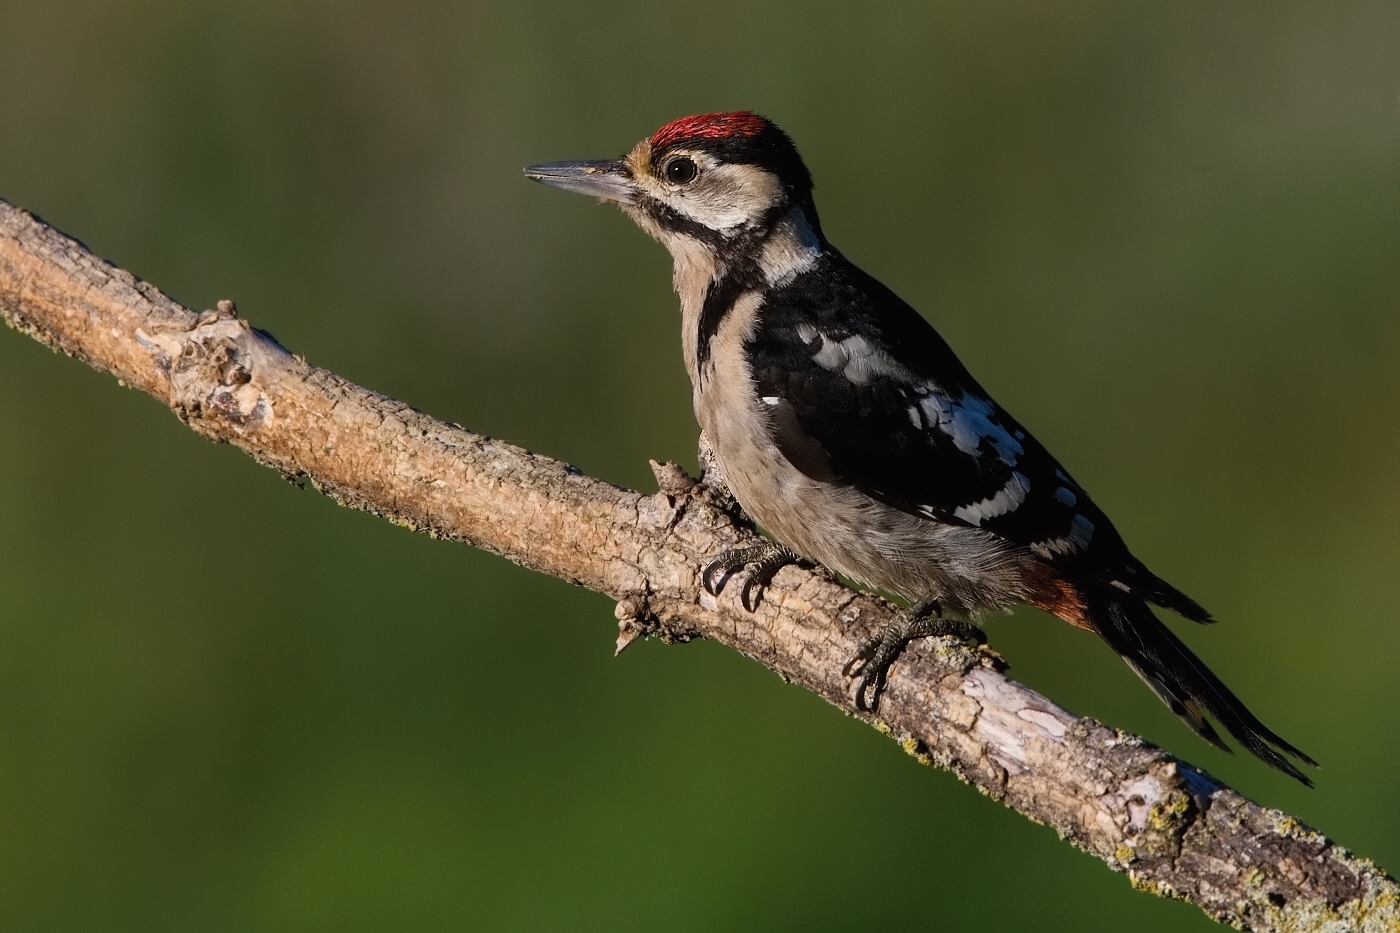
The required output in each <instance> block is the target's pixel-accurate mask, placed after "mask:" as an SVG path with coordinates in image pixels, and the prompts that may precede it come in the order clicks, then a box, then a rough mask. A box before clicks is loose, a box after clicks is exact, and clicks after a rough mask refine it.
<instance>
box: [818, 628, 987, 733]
mask: <svg viewBox="0 0 1400 933" xmlns="http://www.w3.org/2000/svg"><path fill="white" fill-rule="evenodd" d="M932 635H952V636H954V637H955V638H960V639H963V640H965V641H972V642H976V643H977V644H979V645H984V644H986V643H987V636H986V634H985V633H983V631H982V630H981V629H980V628H978V627H977V626H975V625H973V624H972V623H971V622H963V621H962V620H960V619H945V618H943V613H942V610H941V609H940V608H939V606H938V603H936V602H933V601H926V602H921V603H917V604H915V605H913V606H910V607H909V608H908V609H904V610H902V611H900V612H899V613H898V614H897V615H896V616H895V617H894V618H893V619H891V620H890V621H889V622H888V623H887V624H886V625H885V627H884V628H882V629H880V631H879V632H877V633H876V634H875V635H874V636H872V637H871V638H870V639H869V640H867V641H866V643H865V644H863V645H861V646H860V650H859V651H857V652H856V654H855V657H853V658H851V660H849V661H847V662H846V666H845V667H843V668H842V669H841V673H842V674H845V675H846V676H847V677H856V678H859V679H858V680H857V681H856V709H858V710H860V711H861V712H863V713H873V712H874V711H875V710H876V708H878V707H879V705H880V692H881V691H882V690H884V689H885V678H886V677H887V676H888V675H889V671H890V665H892V664H894V662H895V661H896V660H897V659H898V658H899V656H900V654H902V653H903V652H904V647H905V646H906V645H908V644H909V643H910V642H911V641H913V640H914V639H916V638H927V637H929V636H932Z"/></svg>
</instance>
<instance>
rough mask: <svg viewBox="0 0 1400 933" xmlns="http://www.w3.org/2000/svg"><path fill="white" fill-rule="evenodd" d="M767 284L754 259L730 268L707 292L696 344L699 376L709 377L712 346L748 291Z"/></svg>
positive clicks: (697, 373)
mask: <svg viewBox="0 0 1400 933" xmlns="http://www.w3.org/2000/svg"><path fill="white" fill-rule="evenodd" d="M763 285H764V280H763V272H762V270H761V269H759V268H758V263H756V262H754V261H753V260H752V259H747V258H746V259H742V260H739V261H738V262H736V263H734V264H732V265H730V266H729V267H728V268H727V269H726V270H725V272H724V274H723V275H721V276H720V277H719V278H718V279H715V280H714V281H712V282H711V283H710V284H709V286H708V287H707V288H706V289H705V303H704V304H703V305H701V306H700V324H699V333H698V334H697V339H696V344H695V361H696V367H695V372H696V377H697V378H699V379H701V380H703V379H704V378H705V364H706V363H708V362H709V360H710V344H711V342H713V340H714V339H715V335H716V334H718V333H719V327H720V325H721V324H723V323H724V319H725V318H726V317H728V316H729V312H730V311H732V310H734V304H735V303H736V302H737V301H738V300H739V297H740V296H741V295H743V294H744V292H748V291H754V290H756V289H760V288H762V287H763Z"/></svg>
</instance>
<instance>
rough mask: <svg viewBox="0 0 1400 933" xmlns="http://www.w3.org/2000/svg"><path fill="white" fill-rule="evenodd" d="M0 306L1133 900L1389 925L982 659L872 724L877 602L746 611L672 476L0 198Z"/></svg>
mask: <svg viewBox="0 0 1400 933" xmlns="http://www.w3.org/2000/svg"><path fill="white" fill-rule="evenodd" d="M0 314H3V315H4V318H5V320H6V322H7V323H8V324H10V325H11V326H12V327H14V328H15V329H17V330H19V331H22V332H24V333H26V334H29V335H30V336H32V337H34V338H35V339H36V340H39V341H41V342H43V343H45V344H48V345H49V346H52V347H54V348H55V349H58V350H62V351H63V352H64V353H67V354H68V355H70V356H73V357H75V358H77V359H79V360H82V361H83V362H85V363H87V364H89V365H90V366H93V367H95V368H97V369H100V370H102V371H104V372H107V373H110V374H112V375H114V376H116V377H117V378H118V379H120V380H121V381H123V382H124V383H127V384H129V385H132V386H135V387H136V388H139V389H141V390H142V391H144V392H147V393H149V394H150V395H153V396H155V397H156V398H157V399H159V400H160V401H161V402H162V403H164V404H165V405H167V406H168V407H169V408H170V409H171V410H172V411H174V412H175V414H176V416H177V417H179V418H180V420H181V421H183V422H185V424H187V425H189V427H191V428H192V429H194V430H195V431H197V432H198V433H200V434H202V435H204V436H205V437H207V438H209V439H210V440H213V441H217V442H227V443H231V444H236V445H237V446H239V447H241V448H242V449H243V450H245V451H247V452H248V453H249V454H250V455H252V457H253V458H254V459H256V460H257V461H258V462H260V463H263V464H265V465H267V466H270V467H272V468H273V469H276V470H280V471H281V472H282V473H283V474H284V475H287V476H289V477H293V478H305V479H308V480H310V481H311V482H312V483H314V484H315V486H316V487H317V488H318V489H320V490H321V491H322V492H324V493H326V494H327V495H329V496H331V497H333V498H334V499H336V501H338V502H340V503H342V504H344V505H347V506H350V507H353V508H357V509H364V510H366V511H369V512H373V513H374V514H376V515H381V516H383V517H385V518H387V519H389V520H390V521H393V522H396V523H398V524H401V525H405V526H407V527H409V528H412V529H414V530H417V531H423V532H426V533H428V534H430V535H433V536H434V537H441V538H450V539H452V540H454V541H463V542H466V543H468V544H471V545H473V546H475V547H480V548H484V549H486V550H488V551H491V552H492V553H495V554H499V555H501V556H502V557H505V558H507V559H509V560H512V561H515V562H516V563H518V564H521V565H523V566H526V567H529V568H531V569H533V570H538V571H540V572H541V573H547V574H550V575H552V576H556V577H560V578H563V579H566V580H570V581H572V582H575V583H578V584H580V585H582V586H586V587H588V588H589V589H593V590H597V591H598V592H601V593H606V594H607V595H608V596H609V597H611V598H612V599H614V600H616V601H617V618H618V628H619V636H618V643H617V647H618V650H619V651H621V650H622V649H624V648H625V647H626V646H627V645H628V644H629V643H630V642H631V641H633V640H634V639H636V638H637V637H640V636H643V635H646V636H651V637H657V638H662V639H665V640H667V641H685V640H688V639H691V638H696V637H704V638H711V639H714V640H715V641H719V642H722V643H724V644H726V645H728V646H730V647H731V648H734V649H735V650H737V651H739V652H742V653H743V654H745V655H747V656H748V657H750V658H753V659H754V660H755V661H758V662H759V663H760V664H763V665H764V666H766V667H768V668H770V669H771V670H773V671H775V672H777V673H778V674H779V675H780V676H782V677H784V678H785V679H787V680H790V681H792V682H794V683H797V684H800V685H801V686H803V687H805V688H807V689H808V690H811V691H812V692H814V693H816V694H818V695H819V696H821V697H824V698H825V699H826V700H827V701H828V702H830V703H831V704H833V705H834V706H837V707H839V708H840V709H842V710H843V711H845V712H846V713H847V714H849V715H852V716H856V717H857V718H860V719H864V720H865V721H867V722H869V723H870V724H871V725H873V726H875V728H877V729H879V730H880V731H882V732H885V733H887V734H888V735H890V736H891V737H892V738H894V739H895V740H896V741H897V742H899V743H900V744H901V746H903V748H904V749H905V751H907V752H908V753H909V754H911V755H913V756H914V757H916V758H917V759H919V760H920V761H922V762H925V763H928V764H934V765H938V766H940V767H943V768H947V769H949V770H950V771H952V772H954V773H955V774H957V775H958V776H959V777H960V778H962V779H963V780H964V781H966V782H968V783H969V784H971V785H973V786H974V787H976V788H977V789H978V790H980V791H982V792H983V793H985V794H986V795H988V796H989V797H992V798H994V799H996V800H1000V801H1002V802H1003V803H1005V804H1006V805H1007V806H1009V807H1012V808H1013V809H1015V810H1017V811H1019V812H1020V813H1022V814H1024V815H1025V816H1027V817H1029V818H1030V819H1032V820H1035V821H1036V822H1039V823H1044V824H1046V825H1049V826H1051V827H1053V828H1054V829H1056V830H1057V831H1058V832H1059V833H1060V834H1061V835H1062V836H1063V837H1064V838H1065V839H1066V840H1068V841H1069V842H1070V843H1072V844H1073V845H1075V846H1077V847H1079V848H1080V849H1083V850H1084V851H1086V852H1089V853H1091V854H1093V855H1095V856H1098V857H1099V858H1101V859H1102V860H1103V861H1104V862H1105V863H1107V864H1108V866H1109V867H1110V868H1113V869H1114V870H1115V871H1121V872H1124V873H1126V874H1127V876H1128V878H1129V880H1130V881H1131V883H1132V884H1133V886H1134V887H1137V888H1139V889H1141V890H1145V891H1150V892H1152V893H1154V894H1159V895H1162V896H1166V897H1174V898H1179V899H1182V900H1187V901H1190V902H1192V903H1194V904H1196V905H1198V906H1199V907H1200V908H1201V909H1202V910H1204V911H1205V912H1206V913H1207V914H1209V915H1210V916H1211V917H1213V918H1215V919H1217V920H1219V921H1221V922H1223V923H1227V924H1231V925H1234V926H1237V927H1239V928H1241V929H1248V930H1259V931H1290V933H1298V931H1328V933H1332V931H1335V933H1342V931H1365V933H1381V931H1385V933H1397V931H1400V885H1397V884H1396V882H1395V881H1394V880H1393V879H1392V878H1390V877H1389V876H1388V875H1387V874H1386V873H1385V872H1384V871H1382V870H1381V868H1380V867H1379V866H1377V865H1375V864H1374V863H1372V862H1370V861H1368V860H1366V859H1363V858H1359V857H1356V856H1354V855H1352V854H1351V853H1349V852H1347V851H1346V850H1345V849H1342V848H1341V847H1339V846H1337V845H1335V844H1334V843H1332V842H1331V841H1329V840H1328V839H1327V838H1325V837H1324V836H1322V835H1320V834H1318V833H1316V832H1314V831H1313V830H1311V829H1308V828H1307V827H1305V826H1303V825H1301V824H1300V823H1299V822H1298V821H1297V820H1295V819H1293V818H1292V817H1290V816H1288V815H1286V814H1284V813H1281V812H1279V811H1277V810H1270V809H1266V808H1263V807H1261V806H1259V805H1258V804H1256V803H1253V802H1252V801H1250V800H1247V799H1246V798H1244V797H1243V796H1241V795H1240V794H1238V793H1236V792H1235V791H1234V790H1232V789H1230V788H1228V787H1225V786H1224V785H1222V784H1220V783H1219V782H1218V781H1216V780H1215V779H1214V778H1212V777H1210V776H1208V775H1207V774H1205V773H1204V772H1202V771H1200V770H1199V769H1197V768H1195V767H1193V766H1191V765H1189V764H1187V763H1185V762H1183V761H1180V760H1179V759H1177V758H1174V757H1173V756H1171V755H1169V754H1167V753H1166V752H1164V751H1162V750H1161V749H1158V748H1155V747H1153V746H1151V745H1148V744H1147V743H1146V742H1144V741H1143V740H1142V739H1139V738H1137V737H1135V736H1132V735H1127V734H1125V733H1123V732H1120V731H1118V730H1115V729H1111V728H1108V727H1106V726H1103V725H1101V724H1099V723H1097V722H1095V721H1093V720H1091V719H1080V718H1078V717H1076V716H1074V715H1073V714H1071V713H1069V712H1067V711H1066V710H1064V709H1062V708H1061V707H1059V706H1057V705H1055V704H1054V703H1052V702H1051V701H1049V700H1047V699H1046V698H1045V697H1042V696H1040V695H1039V694H1037V693H1035V692H1034V691H1032V690H1030V689H1028V688H1026V687H1024V686H1022V685H1021V684H1018V683H1016V682H1015V681H1013V680H1011V679H1010V678H1008V677H1007V676H1006V675H1005V673H1004V670H1005V665H1004V664H1003V663H1002V661H1001V659H1000V657H999V656H998V655H996V653H995V652H993V651H991V650H990V649H987V648H981V649H978V650H976V651H972V650H968V649H965V648H963V647H961V646H958V645H955V644H952V643H950V642H948V641H947V640H937V641H934V642H933V643H932V644H925V645H914V646H911V647H910V649H909V650H908V651H907V652H906V653H905V654H904V656H903V657H902V658H901V660H900V662H899V664H897V665H896V666H895V668H894V669H893V670H892V671H891V673H890V678H889V684H888V686H887V687H886V690H885V693H884V696H883V698H882V701H881V704H880V710H879V712H878V714H876V715H866V714H861V713H859V712H858V711H857V710H856V709H855V708H854V706H853V704H852V700H851V694H850V684H849V681H847V679H846V678H844V677H843V676H842V674H841V666H842V664H843V663H844V662H845V660H846V659H847V658H848V657H850V656H851V655H852V654H853V653H854V652H855V650H856V648H857V647H858V646H859V645H860V643H861V642H862V641H863V640H864V639H865V638H866V637H867V636H868V635H870V634H871V633H872V632H874V631H875V630H876V629H877V628H878V627H879V626H881V625H882V624H883V623H884V622H885V621H886V620H887V619H888V618H889V616H890V613H891V611H892V609H891V607H890V606H889V605H888V604H887V603H885V602H884V601H882V600H880V599H877V598H875V597H872V596H869V595H866V594H861V593H857V592H855V591H853V590H851V589H848V588H846V587H844V586H842V585H840V584H839V583H837V582H835V581H834V580H832V579H831V578H830V577H828V576H827V575H825V574H823V573H820V572H813V571H807V570H802V569H799V568H796V567H788V568H785V569H784V570H782V571H781V572H779V574H778V575H777V577H776V578H775V580H774V581H773V585H772V586H771V587H770V588H769V590H768V592H767V595H766V597H765V598H764V600H763V602H762V604H761V605H760V607H759V609H758V611H757V612H756V613H753V614H749V613H747V612H745V611H744V610H743V609H742V608H741V607H740V606H739V605H738V600H737V597H736V596H735V595H734V593H733V590H731V591H729V592H727V593H726V594H725V595H724V596H723V597H721V598H719V599H716V598H714V597H711V596H709V595H708V594H706V593H705V592H704V591H703V590H702V589H701V587H700V586H699V568H700V567H701V566H702V565H703V563H704V562H705V560H707V559H708V558H709V557H711V556H713V555H714V554H715V553H717V552H718V551H720V550H721V549H723V548H726V547H733V546H736V545H739V544H742V543H745V542H746V541H750V540H751V539H752V538H753V533H752V532H751V531H749V530H747V529H745V528H744V527H742V526H741V525H739V524H736V523H735V522H734V520H733V518H732V514H731V511H730V509H729V507H728V503H727V502H726V501H725V500H724V499H723V498H722V496H721V495H720V494H719V493H717V492H716V491H715V490H713V489H712V488H711V487H709V486H707V485H704V484H699V483H696V482H695V481H694V480H692V479H690V478H689V477H688V476H686V475H685V473H684V471H683V470H681V469H680V468H679V467H676V466H675V465H674V464H664V465H663V464H653V467H654V469H655V472H656V475H657V482H658V485H659V487H660V489H659V491H658V492H657V493H656V494H654V495H649V496H648V495H642V494H640V493H637V492H632V491H630V490H627V489H621V488H619V487H617V486H613V485H611V484H609V483H605V482H602V481H600V480H596V479H592V478H590V477H587V476H584V475H582V474H581V473H580V472H579V471H578V470H576V469H574V468H572V467H570V466H569V465H567V464H565V463H561V462H559V461H557V460H551V459H549V458H547V457H541V456H537V455H535V454H532V453H530V452H529V451H526V450H523V449H521V448H519V447H516V446H513V445H511V444H507V443H504V442H501V441H497V440H493V439H491V438H488V437H483V436H481V435H479V434H473V433H472V432H470V431H467V430H464V429H463V428H461V427H458V426H456V425H449V424H444V423H443V422H440V421H437V420H435V419H433V418H430V417H428V416H426V415H424V414H422V413H421V412H418V411H415V410H414V409H412V408H410V407H409V406H407V405H405V404H403V403H402V402H396V401H394V400H393V399H390V398H386V397H384V396H382V395H378V394H376V393H374V392H371V391H369V390H368V389H364V388H361V387H360V386H357V385H354V384H353V383H350V382H347V381H346V380H344V379H342V378H340V377H339V376H336V375H335V374H333V373H330V372H327V371H326V370H323V369H319V368H317V367H315V366H312V365H310V364H308V363H307V362H306V361H305V360H304V359H303V358H301V357H300V356H296V355H293V354H292V353H289V352H288V351H287V350H285V349H284V348H282V347H281V346H280V345H278V344H277V342H276V341H275V340H273V339H272V338H271V337H270V336H269V335H267V334H265V333H263V332H261V331H259V330H257V329H256V328H254V327H251V326H250V325H249V324H248V323H247V322H246V321H243V320H241V319H239V318H238V317H237V314H236V311H235V309H234V307H233V305H232V303H231V302H220V306H219V308H218V309H217V310H214V311H206V312H204V313H203V314H196V313H195V312H193V311H190V310H188V309H186V308H184V307H182V306H181V305H179V304H178V303H176V302H174V301H172V300H171V299H169V298H167V297H166V296H165V295H163V294H161V293H160V292H159V291H158V290H157V289H156V288H154V287H152V286H151V285H148V284H146V283H144V282H141V281H138V280H137V279H136V278H134V277H133V276H131V275H130V274H129V273H127V272H124V271H122V270H120V269H117V268H115V267H113V266H111V265H110V264H108V263H106V262H104V261H103V260H102V259H99V258H98V257H96V256H94V255H92V254H91V253H90V252H88V251H87V250H86V249H85V248H84V247H83V246H82V245H81V244H80V243H77V242H76V241H74V240H71V239H69V238H67V237H65V236H64V235H63V234H61V233H59V232H58V231H56V230H54V229H53V228H51V227H48V226H47V225H45V224H44V223H42V222H41V221H39V220H37V219H36V218H34V217H32V216H31V215H29V214H27V213H25V212H24V211H22V210H19V209H18V208H15V207H13V206H11V205H9V204H7V203H5V202H4V201H0Z"/></svg>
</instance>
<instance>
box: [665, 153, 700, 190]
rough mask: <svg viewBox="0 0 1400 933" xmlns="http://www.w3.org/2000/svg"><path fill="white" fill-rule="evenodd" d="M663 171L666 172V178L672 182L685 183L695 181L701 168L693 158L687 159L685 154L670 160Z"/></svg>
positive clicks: (675, 183)
mask: <svg viewBox="0 0 1400 933" xmlns="http://www.w3.org/2000/svg"><path fill="white" fill-rule="evenodd" d="M663 171H664V172H665V173H666V180H667V181H669V182H670V183H671V184H673V185H684V184H686V183H687V182H691V181H694V180H695V176H696V175H697V174H698V173H699V172H700V169H699V168H698V167H697V166H696V165H695V162H694V160H693V159H687V158H686V157H685V156H681V157H680V158H679V159H672V160H671V161H670V162H667V163H666V168H665V169H663Z"/></svg>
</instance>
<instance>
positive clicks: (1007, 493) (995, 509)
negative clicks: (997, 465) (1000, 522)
mask: <svg viewBox="0 0 1400 933" xmlns="http://www.w3.org/2000/svg"><path fill="white" fill-rule="evenodd" d="M1030 488H1031V481H1030V480H1028V479H1026V478H1025V477H1024V476H1022V475H1021V474H1020V473H1012V474H1011V478H1010V479H1009V480H1007V481H1006V485H1005V486H1003V487H1001V489H1000V490H998V491H997V494H996V495H995V496H992V497H991V498H990V499H983V500H982V501H981V502H974V503H972V504H971V505H964V506H960V507H959V508H956V509H954V510H953V516H954V517H955V518H960V519H962V520H963V521H965V522H969V523H970V524H973V525H980V524H982V523H983V522H985V521H986V520H987V519H989V518H996V517H997V516H998V515H1005V514H1006V513H1007V512H1010V511H1011V510H1012V509H1015V508H1016V507H1017V506H1019V505H1020V504H1021V503H1022V502H1025V501H1026V493H1028V492H1030Z"/></svg>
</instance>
